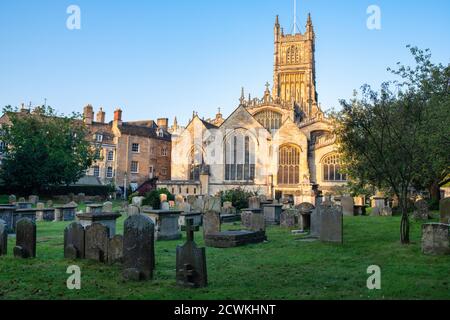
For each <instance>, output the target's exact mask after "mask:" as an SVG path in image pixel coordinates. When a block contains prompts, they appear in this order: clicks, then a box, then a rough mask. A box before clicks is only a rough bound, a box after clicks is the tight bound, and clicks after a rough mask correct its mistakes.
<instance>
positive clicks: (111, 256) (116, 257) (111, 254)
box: [108, 235, 123, 264]
mask: <svg viewBox="0 0 450 320" xmlns="http://www.w3.org/2000/svg"><path fill="white" fill-rule="evenodd" d="M122 260H123V236H121V235H116V236H114V237H113V238H111V239H109V247H108V263H109V264H115V263H119V262H122Z"/></svg>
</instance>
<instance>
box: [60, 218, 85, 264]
mask: <svg viewBox="0 0 450 320" xmlns="http://www.w3.org/2000/svg"><path fill="white" fill-rule="evenodd" d="M84 240H85V230H84V227H83V226H82V225H81V223H78V222H73V223H71V224H69V225H68V226H67V227H66V229H65V230H64V258H66V259H70V260H76V259H84V257H85V241H84Z"/></svg>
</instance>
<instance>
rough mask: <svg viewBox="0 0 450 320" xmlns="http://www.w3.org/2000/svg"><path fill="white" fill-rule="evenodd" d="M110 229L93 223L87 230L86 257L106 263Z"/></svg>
mask: <svg viewBox="0 0 450 320" xmlns="http://www.w3.org/2000/svg"><path fill="white" fill-rule="evenodd" d="M108 245H109V228H108V227H106V226H104V225H102V224H100V223H93V224H92V225H90V226H88V227H87V228H86V232H85V257H86V259H88V260H95V261H98V262H104V263H106V262H107V260H108Z"/></svg>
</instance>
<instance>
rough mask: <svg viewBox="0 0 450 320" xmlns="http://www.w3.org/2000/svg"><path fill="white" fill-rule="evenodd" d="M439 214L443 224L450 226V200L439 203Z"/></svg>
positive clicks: (446, 199)
mask: <svg viewBox="0 0 450 320" xmlns="http://www.w3.org/2000/svg"><path fill="white" fill-rule="evenodd" d="M439 212H440V216H441V223H448V224H450V198H445V199H442V200H441V202H440V203H439Z"/></svg>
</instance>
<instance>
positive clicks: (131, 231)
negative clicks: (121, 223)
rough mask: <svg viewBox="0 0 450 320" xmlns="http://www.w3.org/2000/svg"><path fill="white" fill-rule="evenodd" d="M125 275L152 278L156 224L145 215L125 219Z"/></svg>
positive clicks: (132, 277)
mask: <svg viewBox="0 0 450 320" xmlns="http://www.w3.org/2000/svg"><path fill="white" fill-rule="evenodd" d="M123 267H124V271H123V277H124V278H125V279H126V280H131V281H141V280H151V279H152V278H153V270H154V269H155V224H154V223H153V221H152V219H150V218H149V217H147V216H144V215H134V216H130V217H129V218H128V219H127V220H125V227H124V237H123Z"/></svg>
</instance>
